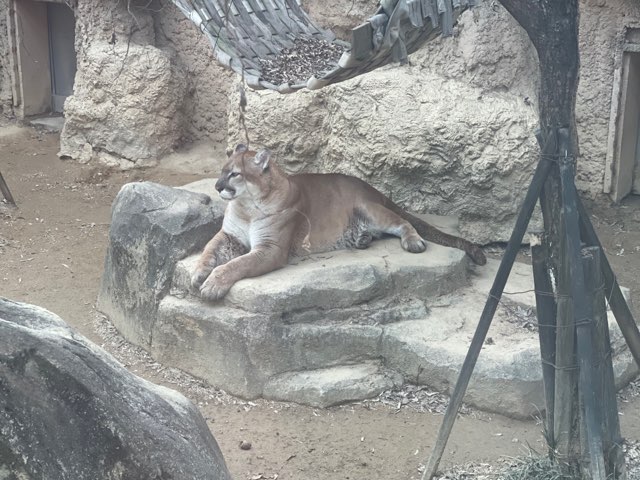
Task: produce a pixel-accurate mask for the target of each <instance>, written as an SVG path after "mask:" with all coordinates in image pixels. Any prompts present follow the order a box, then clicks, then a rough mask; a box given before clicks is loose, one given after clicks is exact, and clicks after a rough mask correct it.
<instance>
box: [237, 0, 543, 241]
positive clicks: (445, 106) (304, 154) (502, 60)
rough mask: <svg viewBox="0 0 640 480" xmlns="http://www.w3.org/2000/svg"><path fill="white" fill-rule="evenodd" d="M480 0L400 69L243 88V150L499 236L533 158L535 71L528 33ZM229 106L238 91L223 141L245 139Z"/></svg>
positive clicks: (477, 235)
mask: <svg viewBox="0 0 640 480" xmlns="http://www.w3.org/2000/svg"><path fill="white" fill-rule="evenodd" d="M488 3H489V2H487V5H483V6H481V7H479V8H478V9H473V10H472V11H469V12H465V13H464V14H463V15H462V17H461V19H460V23H459V27H458V35H457V36H456V37H455V38H454V39H451V38H448V39H444V40H441V41H435V42H434V43H433V45H432V44H428V45H427V46H426V47H425V48H423V49H422V50H420V51H419V52H417V53H416V54H414V55H413V56H411V57H410V64H409V65H390V66H387V67H383V68H380V69H378V70H376V71H374V72H371V73H369V74H366V75H362V76H360V77H358V78H356V79H353V80H350V81H346V82H343V83H340V84H337V85H332V86H329V87H327V88H325V89H322V90H319V91H304V92H299V93H296V94H295V95H280V94H278V93H274V92H267V91H256V92H253V91H252V92H248V101H247V108H246V113H245V117H246V126H247V130H248V136H249V139H250V141H251V144H253V145H265V146H267V147H269V148H271V149H273V150H274V151H275V152H276V153H277V156H278V158H279V161H280V162H281V163H283V164H284V166H285V168H286V169H287V170H288V171H289V172H316V171H321V172H341V173H346V174H350V175H355V176H357V177H360V178H363V179H365V180H366V181H367V182H369V183H371V184H372V185H374V186H375V187H377V188H378V189H379V190H381V191H382V192H383V193H385V194H387V195H388V196H390V197H391V198H392V199H393V200H394V201H395V202H396V203H398V204H400V205H401V206H403V207H404V208H406V209H407V210H410V211H416V212H420V213H435V214H439V215H455V216H458V217H459V218H460V227H459V228H460V231H461V233H462V234H463V236H465V237H468V238H469V239H471V240H474V241H476V242H480V243H488V242H492V241H505V240H507V239H508V238H509V236H510V233H511V230H512V228H513V223H514V221H515V216H516V214H517V212H518V208H519V205H520V203H521V200H522V199H523V198H524V191H525V190H526V187H527V185H528V183H529V180H530V178H531V175H532V173H533V166H534V164H535V162H536V152H537V151H538V147H537V145H536V141H535V137H534V131H535V129H536V128H537V123H538V119H537V114H536V111H535V107H534V105H535V92H536V85H535V79H536V78H537V73H536V62H535V56H532V55H531V53H530V51H531V50H533V49H532V48H531V45H530V43H529V41H528V39H527V38H526V34H525V33H524V32H523V31H522V29H520V28H519V26H518V25H517V23H516V22H515V21H514V20H513V19H512V18H511V17H510V16H509V15H508V13H506V12H505V11H504V10H502V9H501V8H500V9H498V11H494V10H492V9H491V8H490V7H489V5H488ZM496 31H500V32H501V36H502V41H501V48H499V49H497V48H495V34H489V33H491V32H496ZM503 46H508V47H505V48H502V47H503ZM526 97H530V98H529V99H527V98H526ZM237 105H238V98H237V95H236V96H235V97H232V98H231V100H230V106H229V115H230V119H229V133H230V135H229V141H230V143H232V144H233V143H237V142H242V143H246V141H245V131H244V128H243V126H242V125H241V124H240V123H239V122H238V118H237V117H238V111H239V110H238V106H237Z"/></svg>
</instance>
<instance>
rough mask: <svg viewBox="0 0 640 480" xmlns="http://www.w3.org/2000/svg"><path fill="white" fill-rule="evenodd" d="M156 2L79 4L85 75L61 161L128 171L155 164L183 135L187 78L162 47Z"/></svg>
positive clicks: (70, 112) (69, 111) (93, 0)
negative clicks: (96, 162)
mask: <svg viewBox="0 0 640 480" xmlns="http://www.w3.org/2000/svg"><path fill="white" fill-rule="evenodd" d="M149 5H150V4H149V2H136V1H132V2H131V3H130V4H127V2H116V1H110V2H101V1H99V0H84V1H82V0H81V1H79V2H78V5H77V8H76V11H75V13H76V53H77V58H78V70H77V74H76V80H75V85H74V94H73V95H72V96H71V97H69V98H68V99H67V101H66V103H65V117H66V122H65V126H64V129H63V131H62V134H61V139H60V143H61V146H60V150H61V152H60V154H61V155H62V156H68V157H72V158H74V159H77V160H80V161H81V162H87V161H89V160H91V159H92V158H97V159H98V160H100V161H102V162H103V163H107V164H114V165H116V166H119V167H121V168H129V167H133V166H141V165H146V164H149V163H155V161H156V160H157V158H158V157H159V156H161V155H163V154H165V153H167V152H169V151H171V149H172V148H173V147H174V146H175V145H176V144H178V143H179V141H180V140H181V137H182V132H183V130H184V127H183V125H184V122H185V120H184V110H183V108H184V99H185V96H186V91H187V81H186V75H187V73H186V70H185V69H184V67H183V66H181V65H179V64H178V62H176V61H175V58H174V55H173V53H172V52H170V51H167V50H162V49H159V48H157V47H156V46H155V28H154V21H153V15H152V12H153V9H152V8H151V7H149Z"/></svg>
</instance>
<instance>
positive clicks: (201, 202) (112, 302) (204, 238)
mask: <svg viewBox="0 0 640 480" xmlns="http://www.w3.org/2000/svg"><path fill="white" fill-rule="evenodd" d="M222 215H223V210H222V205H221V204H220V203H219V202H212V201H211V199H210V198H209V197H208V196H206V195H202V194H197V193H193V192H188V191H185V190H180V189H176V188H171V187H166V186H163V185H158V184H154V183H151V182H141V183H130V184H127V185H125V186H124V187H122V189H121V191H120V192H119V193H118V196H117V197H116V199H115V201H114V204H113V209H112V218H111V228H110V229H109V246H108V250H107V257H106V260H105V270H104V275H103V279H102V286H101V290H100V293H99V297H98V308H99V309H100V310H101V311H103V312H104V313H105V314H107V315H108V316H109V317H110V318H111V320H112V321H113V322H114V324H115V325H116V326H117V327H118V329H119V330H120V331H121V332H123V334H124V335H125V336H126V337H127V338H128V339H129V340H130V341H132V342H134V343H136V344H138V345H143V346H144V345H147V346H148V345H149V342H150V333H151V325H152V324H153V322H154V321H155V317H156V311H157V306H158V302H159V301H160V299H161V298H162V297H163V296H164V295H166V294H167V293H168V291H169V288H170V286H171V278H172V275H173V270H174V268H175V265H176V263H177V262H178V260H180V259H181V258H183V257H184V256H186V255H188V254H190V253H193V252H196V251H198V250H201V249H202V248H203V247H204V245H205V244H206V242H208V241H209V239H210V238H211V237H212V236H213V235H214V233H215V232H217V231H218V230H219V229H220V226H221V224H222Z"/></svg>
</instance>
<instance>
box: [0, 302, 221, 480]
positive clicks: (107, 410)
mask: <svg viewBox="0 0 640 480" xmlns="http://www.w3.org/2000/svg"><path fill="white" fill-rule="evenodd" d="M0 404H1V405H2V409H0V478H3V479H43V478H47V479H54V478H55V479H59V480H65V479H70V480H77V479H113V480H116V479H136V480H144V479H183V478H184V479H187V478H193V479H196V478H197V479H211V480H230V479H231V476H230V474H229V472H228V470H227V467H226V465H225V462H224V458H223V457H222V453H221V452H220V449H219V448H218V445H217V443H216V441H215V439H214V438H213V436H212V435H211V433H210V431H209V429H208V427H207V424H206V422H205V420H204V418H203V417H202V415H201V414H200V413H199V412H198V410H197V409H196V407H195V406H194V405H193V404H192V403H191V402H189V401H188V400H187V399H186V398H184V397H183V396H182V395H180V394H179V393H177V392H174V391H172V390H169V389H167V388H164V387H160V386H157V385H154V384H151V383H149V382H147V381H145V380H143V379H141V378H138V377H136V376H135V375H133V374H131V373H129V372H128V371H127V370H126V369H125V368H124V367H123V366H122V365H120V364H119V363H118V362H116V361H115V359H114V358H113V357H111V356H110V355H109V354H107V353H106V352H104V351H103V350H101V349H100V348H98V347H97V346H96V345H94V344H92V343H91V342H89V341H88V340H87V339H85V338H84V337H82V336H80V335H78V334H76V333H74V332H73V331H72V330H71V329H70V328H69V327H68V326H67V325H66V324H65V323H64V322H63V321H62V320H61V319H60V318H59V317H57V316H56V315H54V314H52V313H51V312H48V311H47V310H44V309H42V308H39V307H36V306H33V305H27V304H23V303H16V302H12V301H10V300H7V299H4V298H0Z"/></svg>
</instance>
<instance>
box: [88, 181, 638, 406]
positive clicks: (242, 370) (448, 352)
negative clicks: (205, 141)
mask: <svg viewBox="0 0 640 480" xmlns="http://www.w3.org/2000/svg"><path fill="white" fill-rule="evenodd" d="M136 188H137V192H136V193H137V195H144V189H146V188H149V189H151V191H152V192H154V191H156V190H157V189H158V188H162V190H163V195H162V196H160V197H159V198H162V199H163V202H162V204H163V208H168V207H167V206H168V205H184V202H183V201H182V200H180V201H179V199H181V198H182V197H183V196H185V195H187V196H188V195H196V193H193V192H198V193H200V194H207V193H211V192H213V191H214V190H213V181H212V180H211V181H209V180H208V181H201V182H197V183H196V184H193V185H188V186H185V187H184V189H186V190H192V191H193V192H188V191H184V190H183V189H169V190H171V191H169V190H165V189H167V188H168V187H159V186H156V185H154V184H144V183H142V184H137V187H136ZM123 192H124V193H122V192H121V195H125V196H126V195H127V188H126V187H125V188H124V189H123ZM171 195H175V196H176V200H175V201H168V199H169V198H170V197H171ZM155 196H156V197H158V195H157V193H156V195H155ZM147 198H153V195H150V196H148V197H147ZM189 198H192V199H194V200H196V201H195V202H191V204H190V206H191V207H192V208H189V209H187V210H188V211H187V210H185V209H184V208H182V210H179V211H171V210H170V209H169V210H166V211H164V212H163V213H162V214H161V215H158V214H157V211H155V210H153V209H152V208H151V205H146V208H147V209H149V210H150V211H153V212H154V215H155V216H156V217H155V219H154V220H152V221H149V220H148V219H145V220H144V221H142V220H141V219H140V218H137V217H136V218H137V225H145V228H144V231H145V232H147V231H159V232H162V234H163V237H162V242H152V241H151V237H150V235H146V236H145V238H146V239H147V240H146V243H147V244H149V243H152V244H154V245H160V244H162V249H163V251H169V250H170V249H171V245H172V244H176V245H179V246H180V252H182V256H183V259H182V260H178V258H179V257H178V256H177V255H175V254H173V255H170V256H168V257H167V258H166V259H163V261H162V262H161V264H160V266H158V257H157V255H155V254H154V253H153V252H152V248H151V247H150V246H148V245H147V246H146V247H145V248H144V249H142V248H137V249H131V248H125V249H124V250H123V248H122V245H123V244H125V243H126V244H128V245H140V243H141V242H136V241H135V238H132V237H131V230H133V231H134V232H135V231H136V229H138V227H137V226H135V225H134V226H132V227H131V229H126V228H124V227H123V224H124V223H126V222H123V221H120V220H119V219H118V218H115V217H116V214H117V215H118V216H121V215H124V216H125V218H126V216H127V215H128V214H127V213H126V211H123V209H122V208H121V207H120V205H121V204H122V203H123V200H122V199H121V198H120V196H119V197H118V198H117V199H116V202H115V204H114V219H113V221H114V224H116V225H119V233H118V232H115V233H114V231H113V228H112V232H111V233H110V247H109V252H108V256H107V261H106V268H105V273H104V278H105V281H104V282H103V290H102V292H101V294H100V299H99V306H100V307H101V309H102V310H103V311H105V312H106V313H107V314H109V312H110V311H111V312H117V313H118V314H117V315H114V316H111V315H109V316H110V317H111V320H112V321H113V322H114V324H115V325H116V327H117V328H118V329H119V330H120V331H121V332H122V333H123V334H124V336H125V337H126V338H128V340H130V341H133V342H134V343H137V344H138V345H141V346H143V347H144V348H146V349H148V350H149V351H150V352H151V354H152V355H153V356H154V358H156V359H157V360H158V361H159V362H162V363H164V364H165V365H171V366H174V367H177V368H180V369H182V370H185V371H187V372H189V373H191V374H193V375H195V376H198V377H200V378H202V379H204V380H206V381H208V382H209V383H211V384H213V385H215V386H216V387H219V388H222V389H224V390H226V391H228V392H229V393H232V394H234V395H238V396H241V397H244V398H248V399H251V398H257V397H264V398H269V399H274V400H283V401H293V402H297V403H302V404H307V405H312V406H316V407H328V406H332V405H336V404H340V403H345V402H349V401H356V400H362V399H366V398H371V397H375V396H377V395H379V394H380V393H381V392H383V391H385V390H389V389H392V388H394V387H399V386H401V385H402V384H403V383H412V384H418V385H428V386H430V387H431V388H434V389H437V390H440V391H443V392H447V393H449V392H450V391H451V390H452V389H453V386H454V385H455V382H456V380H457V377H458V374H459V371H460V367H461V365H462V362H463V360H464V357H465V355H466V353H467V349H468V347H469V344H470V342H471V337H472V336H473V333H474V331H475V328H476V325H477V322H478V320H479V318H480V314H481V311H482V309H483V307H484V304H485V301H486V298H487V294H488V292H489V289H490V287H491V283H492V281H493V278H494V276H495V272H496V270H497V266H498V263H497V262H496V261H491V260H490V261H489V263H488V264H487V265H486V266H484V267H475V266H473V265H472V264H470V262H469V260H468V258H467V257H466V256H465V255H464V253H463V252H461V251H459V250H456V249H451V248H445V247H441V246H438V245H434V244H430V245H429V247H428V249H427V251H426V253H423V254H410V253H407V252H404V251H403V250H402V249H401V247H400V244H399V241H398V239H395V238H392V239H387V240H381V241H377V242H374V243H373V244H372V246H371V247H370V248H368V249H367V250H357V251H336V252H329V253H324V254H319V255H311V256H309V257H305V258H301V259H297V260H296V261H295V262H293V263H292V264H291V265H288V266H286V267H285V268H283V269H281V270H278V271H275V272H271V273H269V274H267V275H263V276H261V277H258V278H254V279H245V280H242V281H240V282H238V283H237V284H236V285H235V286H234V287H233V288H232V289H231V291H230V292H229V294H228V295H227V296H226V297H225V298H224V299H223V300H222V301H220V302H215V303H212V302H205V301H203V300H201V299H200V298H199V297H198V296H197V295H196V294H195V292H192V291H191V290H190V287H189V278H190V276H191V272H192V271H193V268H194V264H195V262H196V261H197V253H195V254H191V255H189V254H188V251H189V248H187V246H186V245H187V243H188V242H185V240H184V238H181V236H182V234H181V233H179V232H178V231H177V230H176V229H174V231H176V232H177V233H176V234H175V235H177V237H178V238H174V237H173V235H166V232H167V231H168V230H169V229H166V228H164V227H163V225H157V226H156V225H152V224H153V222H154V221H155V220H158V219H159V220H160V221H161V222H166V221H168V219H169V218H170V219H171V223H172V225H181V224H187V225H198V226H199V229H198V232H194V231H193V230H191V229H189V230H188V231H187V234H186V235H188V236H190V237H191V238H192V239H193V240H192V241H193V243H194V244H196V245H197V246H198V247H197V248H198V249H199V248H202V245H204V243H206V241H207V238H206V237H202V234H203V233H202V232H205V231H207V230H209V229H208V228H206V225H205V224H206V223H207V221H209V222H212V223H215V224H216V225H220V219H219V218H218V216H217V215H216V213H217V212H220V211H221V209H222V207H221V206H220V205H219V200H217V199H214V198H211V199H210V201H205V200H203V199H202V197H200V196H196V197H189ZM207 198H208V197H207ZM125 200H126V198H125ZM127 203H129V204H132V202H131V201H128V202H127ZM147 203H148V202H147ZM136 212H137V213H136V214H137V215H140V214H141V213H140V211H139V209H138V210H137V211H136ZM198 212H200V213H198ZM212 212H214V214H212ZM185 215H188V218H189V221H188V222H183V221H182V217H181V216H185ZM199 215H202V217H199ZM128 216H129V218H133V217H132V216H131V215H128ZM204 217H206V218H207V219H208V220H207V221H201V220H200V219H201V218H204ZM426 219H427V220H428V221H430V222H432V223H434V224H435V225H437V226H438V227H440V228H442V229H443V230H446V231H450V232H455V229H456V222H455V221H454V220H453V219H451V218H448V217H435V216H426ZM200 225H202V226H201V227H200ZM123 232H128V235H127V236H126V237H125V238H124V239H121V238H120V237H121V236H122V235H123ZM153 248H158V247H153ZM185 254H186V256H185ZM123 255H125V256H126V259H127V261H126V262H123V261H120V260H119V258H118V257H119V256H123ZM114 266H115V267H117V268H115V269H114ZM159 269H161V270H162V275H161V278H163V279H167V281H168V279H170V287H168V288H167V287H166V286H164V287H163V288H162V289H157V288H156V290H155V292H156V293H155V295H154V297H153V298H151V297H149V296H147V297H145V298H146V303H145V304H136V302H135V298H136V289H138V288H145V285H148V284H149V278H148V276H149V272H152V273H153V274H154V275H155V274H156V272H158V270H159ZM131 270H133V271H131ZM118 278H126V279H128V281H127V282H118V281H116V280H117V279H118ZM114 279H116V280H114ZM135 279H138V282H139V283H136V281H133V280H135ZM143 280H144V281H143ZM105 284H106V285H107V286H108V288H104V286H105ZM165 285H166V281H165ZM506 292H528V293H522V294H513V295H511V294H506V295H505V296H504V297H503V301H502V302H501V304H500V306H499V308H498V310H497V312H496V316H495V318H494V321H493V324H492V327H491V330H490V332H489V337H488V339H487V342H486V344H485V346H484V347H483V350H482V353H481V355H480V358H479V360H478V364H477V366H476V368H475V371H474V374H473V376H472V379H471V382H470V385H469V388H468V390H467V395H466V397H465V402H467V403H468V404H470V405H473V406H475V407H477V408H479V409H481V410H485V411H490V412H496V413H500V414H504V415H508V416H512V417H518V418H524V417H529V416H531V415H534V414H537V413H538V412H539V411H540V410H542V409H543V407H544V401H543V398H544V395H543V390H542V372H541V367H540V359H539V350H538V335H537V332H535V331H534V330H535V323H536V319H535V309H534V305H535V299H534V295H533V293H532V292H533V286H532V275H531V269H530V267H529V266H527V265H524V264H516V265H515V266H514V268H513V270H512V273H511V276H510V279H509V283H508V284H507V288H506ZM137 309H143V311H140V312H139V313H136V310H137ZM612 339H613V342H614V351H615V352H616V357H615V369H616V374H617V378H618V382H619V384H620V385H623V384H625V383H626V382H628V381H629V380H630V379H631V378H632V377H633V376H634V375H635V374H636V367H635V364H634V363H633V360H632V358H631V355H630V354H629V353H628V352H627V350H626V347H625V346H624V341H623V340H622V338H621V335H620V333H619V332H618V330H617V328H615V325H613V322H612Z"/></svg>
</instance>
